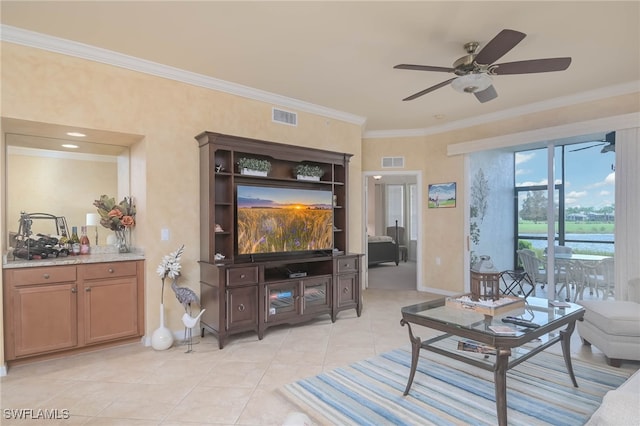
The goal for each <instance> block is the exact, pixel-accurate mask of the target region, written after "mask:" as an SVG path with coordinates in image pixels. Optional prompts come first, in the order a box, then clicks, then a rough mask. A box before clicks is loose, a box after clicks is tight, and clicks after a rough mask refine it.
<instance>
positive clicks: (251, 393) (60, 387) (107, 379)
mask: <svg viewBox="0 0 640 426" xmlns="http://www.w3.org/2000/svg"><path fill="white" fill-rule="evenodd" d="M430 297H434V295H429V294H426V293H418V292H415V291H388V290H366V291H365V292H364V309H363V312H362V316H361V317H360V318H358V317H357V316H356V314H355V312H354V311H344V312H341V313H340V314H339V315H338V320H337V321H336V322H335V323H331V320H330V319H329V318H328V317H321V318H319V319H318V320H315V321H313V322H310V323H306V324H303V325H299V326H283V327H278V328H271V329H268V330H267V332H266V334H265V337H264V339H263V340H262V341H259V340H258V339H257V337H256V336H255V335H254V334H247V335H242V336H238V337H232V338H231V339H230V341H229V343H228V345H227V346H226V347H225V348H224V349H223V350H219V349H218V345H217V341H216V340H215V338H213V337H212V336H211V335H207V336H205V338H203V339H200V338H199V337H198V338H196V341H197V342H198V343H197V344H195V345H194V352H192V353H185V349H186V348H185V347H184V346H174V347H173V348H171V349H169V350H167V351H161V352H156V351H154V350H153V349H151V348H150V347H143V346H141V345H139V344H133V345H127V346H122V347H117V348H113V349H108V350H103V351H100V352H94V353H89V354H83V355H78V356H73V357H67V358H64V359H59V360H49V361H43V362H39V363H33V364H29V365H22V366H16V367H13V368H10V369H9V374H8V376H6V377H3V378H2V381H1V386H2V389H1V395H2V401H1V407H2V409H3V410H2V413H1V415H2V418H1V419H0V423H2V424H3V425H11V424H19V425H27V424H43V421H42V420H37V421H32V422H27V421H23V420H21V421H14V420H10V419H8V418H7V411H6V409H20V408H25V409H34V410H36V409H50V410H52V409H57V410H59V411H60V414H61V415H62V414H63V413H64V412H62V410H68V412H69V413H70V415H71V418H70V419H69V420H60V421H57V422H56V421H47V422H46V424H48V425H53V424H65V425H74V424H88V425H197V424H223V425H233V424H242V425H279V424H281V423H282V422H283V420H284V419H285V417H286V416H287V414H289V413H290V412H292V411H298V408H297V407H295V406H293V405H291V404H290V403H289V402H288V401H287V400H286V399H285V398H284V397H283V396H282V395H281V394H280V393H279V392H278V391H277V389H278V388H279V387H281V386H282V385H284V384H286V383H290V382H293V381H295V380H297V379H299V378H302V377H307V376H311V375H315V374H318V373H320V372H321V371H323V370H329V369H332V368H334V367H337V366H341V365H345V364H348V363H351V362H354V361H358V360H362V359H364V358H367V357H370V356H373V355H376V354H380V353H382V352H385V351H388V350H390V349H394V348H397V347H399V346H403V345H408V335H407V330H406V328H404V327H402V326H400V308H401V307H402V306H405V305H409V304H413V303H417V302H418V301H423V300H427V299H428V298H430ZM420 331H421V332H420V333H419V335H420V336H421V337H422V338H425V337H427V333H428V332H427V331H426V329H425V330H424V331H423V330H420ZM550 350H557V351H559V350H560V348H559V346H558V345H556V346H554V347H553V348H551V349H550ZM571 350H572V352H573V353H574V356H576V357H578V358H581V359H588V360H593V361H596V362H604V358H603V356H602V354H601V353H599V352H598V350H597V349H596V348H593V347H592V348H589V347H583V346H582V345H581V344H580V340H579V338H578V336H577V333H574V336H573V339H572V348H571ZM622 368H630V369H637V368H638V364H637V363H624V364H623V366H622Z"/></svg>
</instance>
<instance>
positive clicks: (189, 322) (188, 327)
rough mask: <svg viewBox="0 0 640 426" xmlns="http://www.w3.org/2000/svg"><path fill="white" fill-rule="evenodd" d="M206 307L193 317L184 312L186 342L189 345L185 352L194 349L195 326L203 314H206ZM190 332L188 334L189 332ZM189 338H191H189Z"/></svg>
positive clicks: (183, 321)
mask: <svg viewBox="0 0 640 426" xmlns="http://www.w3.org/2000/svg"><path fill="white" fill-rule="evenodd" d="M204 311H205V310H204V309H202V310H201V311H200V312H199V313H198V315H196V316H195V317H192V316H191V315H189V314H188V313H186V312H185V313H184V314H183V315H182V323H183V324H184V327H185V337H184V340H185V343H186V345H187V350H186V352H185V353H189V352H191V351H192V350H193V327H195V326H196V324H197V323H198V320H200V317H201V316H202V314H204ZM187 333H188V334H187ZM187 339H189V340H187Z"/></svg>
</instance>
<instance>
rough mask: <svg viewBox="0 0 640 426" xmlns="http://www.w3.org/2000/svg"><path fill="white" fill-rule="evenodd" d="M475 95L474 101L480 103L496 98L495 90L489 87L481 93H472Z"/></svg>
mask: <svg viewBox="0 0 640 426" xmlns="http://www.w3.org/2000/svg"><path fill="white" fill-rule="evenodd" d="M473 94H474V95H476V99H478V100H479V101H480V102H481V103H485V102H489V101H490V100H493V99H495V98H497V97H498V92H496V88H495V87H493V86H489V87H487V88H486V89H484V90H483V91H481V92H474V93H473Z"/></svg>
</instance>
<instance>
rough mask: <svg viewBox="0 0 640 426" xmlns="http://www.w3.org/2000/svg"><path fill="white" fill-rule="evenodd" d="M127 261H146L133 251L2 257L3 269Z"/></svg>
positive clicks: (142, 255) (141, 254) (142, 254)
mask: <svg viewBox="0 0 640 426" xmlns="http://www.w3.org/2000/svg"><path fill="white" fill-rule="evenodd" d="M127 260H144V253H143V252H142V251H139V250H135V249H134V250H132V251H131V252H129V253H117V252H113V251H111V252H102V253H92V254H84V255H78V256H66V257H56V258H50V259H34V260H25V259H19V258H16V259H15V260H14V259H13V255H12V254H11V253H9V254H8V255H5V256H3V257H2V269H13V268H34V267H39V266H58V265H79V264H83V263H104V262H125V261H127Z"/></svg>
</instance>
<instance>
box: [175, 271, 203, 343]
mask: <svg viewBox="0 0 640 426" xmlns="http://www.w3.org/2000/svg"><path fill="white" fill-rule="evenodd" d="M171 289H172V290H173V292H174V293H175V294H176V299H178V302H180V303H181V304H182V306H183V307H184V315H186V316H188V317H191V304H192V303H195V304H197V305H198V306H200V299H199V298H198V295H197V294H196V293H195V292H194V291H193V290H191V289H190V288H188V287H178V284H177V279H176V278H174V279H173V281H172V282H171ZM201 313H202V311H201ZM184 315H183V316H182V318H183V322H184ZM194 324H195V321H194ZM187 334H189V335H191V329H190V328H188V327H187V326H186V325H185V327H184V341H183V343H184V344H188V345H189V346H191V345H192V344H191V342H190V341H189V342H187V338H188V337H187Z"/></svg>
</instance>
